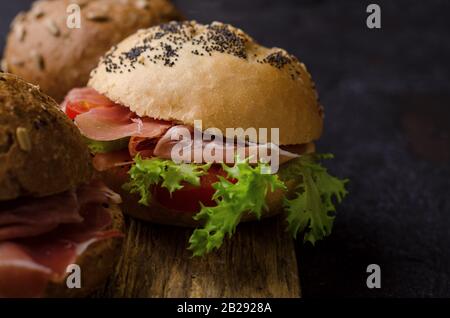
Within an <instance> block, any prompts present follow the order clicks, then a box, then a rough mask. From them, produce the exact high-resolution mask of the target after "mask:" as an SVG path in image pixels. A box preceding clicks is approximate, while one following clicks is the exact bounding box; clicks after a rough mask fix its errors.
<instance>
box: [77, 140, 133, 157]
mask: <svg viewBox="0 0 450 318" xmlns="http://www.w3.org/2000/svg"><path fill="white" fill-rule="evenodd" d="M84 140H85V141H86V143H87V145H88V147H89V150H90V151H91V153H93V154H96V153H107V152H112V151H116V150H121V149H126V148H128V143H129V141H130V138H129V137H126V138H122V139H117V140H112V141H98V140H92V139H89V138H87V137H84Z"/></svg>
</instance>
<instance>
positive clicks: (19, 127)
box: [0, 73, 124, 298]
mask: <svg viewBox="0 0 450 318" xmlns="http://www.w3.org/2000/svg"><path fill="white" fill-rule="evenodd" d="M92 170H93V169H92V164H91V158H90V153H89V151H88V149H87V147H86V145H85V143H84V140H83V137H82V136H81V134H80V133H79V131H78V129H76V127H75V125H74V124H73V123H72V122H71V121H70V120H69V119H68V118H67V117H66V116H65V115H64V114H63V113H62V112H61V110H60V109H59V107H58V105H57V104H56V102H55V101H54V100H53V99H51V98H50V97H48V96H46V95H45V94H44V93H42V92H41V91H40V90H39V89H38V88H37V87H36V86H34V85H31V84H28V83H26V82H24V81H23V80H21V79H19V78H18V77H16V76H14V75H11V74H4V73H0V298H2V297H84V296H87V295H89V294H90V293H92V292H93V291H95V290H96V289H97V288H101V287H102V286H103V284H104V283H105V281H106V279H107V278H108V276H109V275H110V274H111V272H112V270H113V269H114V266H115V262H116V261H117V258H118V256H119V255H120V251H121V238H122V236H123V234H122V232H123V230H124V222H123V216H122V212H121V210H120V208H119V204H120V203H121V198H120V196H119V195H118V194H116V193H114V192H112V191H111V190H110V189H109V188H107V187H106V186H105V185H104V184H103V183H101V182H99V181H91V178H92V176H93V173H92V172H93V171H92ZM72 264H75V265H78V266H79V268H80V270H81V272H79V274H80V276H79V279H80V282H81V286H79V287H80V288H73V289H70V288H68V286H67V284H66V277H67V275H68V273H67V272H66V268H67V267H68V266H69V265H72Z"/></svg>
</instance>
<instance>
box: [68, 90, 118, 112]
mask: <svg viewBox="0 0 450 318" xmlns="http://www.w3.org/2000/svg"><path fill="white" fill-rule="evenodd" d="M80 102H82V103H89V104H91V105H101V106H104V107H109V106H114V105H115V103H114V102H113V101H111V100H110V99H109V98H107V97H106V96H104V95H102V94H99V93H98V92H97V91H96V90H95V89H93V88H90V87H83V88H74V89H72V90H71V91H70V92H69V93H68V94H67V96H66V98H65V99H64V101H63V103H62V104H61V109H62V110H63V111H64V112H65V111H66V106H67V103H80Z"/></svg>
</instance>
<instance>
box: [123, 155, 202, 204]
mask: <svg viewBox="0 0 450 318" xmlns="http://www.w3.org/2000/svg"><path fill="white" fill-rule="evenodd" d="M209 167H210V165H208V164H207V165H194V164H186V163H181V164H176V163H175V162H173V161H172V160H167V159H160V158H152V159H142V158H141V156H140V155H137V156H136V157H135V158H134V164H133V166H132V167H131V169H130V170H129V172H128V174H129V175H130V181H129V182H128V183H126V184H124V185H123V188H124V189H125V190H127V191H128V192H130V193H138V194H139V196H140V200H139V203H140V204H142V205H146V206H148V205H149V204H150V201H151V199H152V194H151V188H152V186H155V185H159V186H161V187H163V188H167V189H168V190H169V192H170V193H173V192H174V191H176V190H180V189H181V188H183V182H187V183H190V184H192V185H194V186H200V176H202V175H204V174H205V173H206V172H207V171H208V170H209Z"/></svg>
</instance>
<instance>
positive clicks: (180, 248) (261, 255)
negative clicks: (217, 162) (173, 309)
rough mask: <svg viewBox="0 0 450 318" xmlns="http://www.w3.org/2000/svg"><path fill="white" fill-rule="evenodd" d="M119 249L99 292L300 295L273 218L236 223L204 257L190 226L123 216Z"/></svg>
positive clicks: (289, 251)
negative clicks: (190, 244) (194, 246)
mask: <svg viewBox="0 0 450 318" xmlns="http://www.w3.org/2000/svg"><path fill="white" fill-rule="evenodd" d="M127 223H128V224H127V227H128V231H127V237H126V238H125V240H124V250H123V253H122V257H121V259H120V261H119V263H118V265H117V268H116V271H115V273H114V274H113V275H112V277H111V278H110V280H109V282H108V283H107V284H106V286H105V288H104V290H103V291H101V292H100V294H99V295H98V296H100V297H182V298H184V297H189V298H195V297H300V284H299V277H298V269H297V261H296V256H295V249H294V244H293V240H292V239H291V238H290V237H289V236H288V235H287V234H286V233H285V231H284V228H283V227H284V225H282V224H281V221H280V219H279V218H272V219H267V220H264V221H261V222H253V223H249V224H243V225H240V226H239V228H238V230H237V232H236V234H235V235H234V237H233V239H232V240H227V242H226V243H225V244H224V246H222V248H221V249H220V250H218V251H217V252H215V253H212V254H210V255H207V256H206V257H196V258H192V257H191V253H190V252H189V251H188V250H187V249H186V247H187V241H188V238H189V236H190V234H191V232H192V230H191V229H183V228H176V227H169V226H162V225H154V224H148V223H143V222H140V221H136V220H131V219H130V220H128V221H127Z"/></svg>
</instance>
